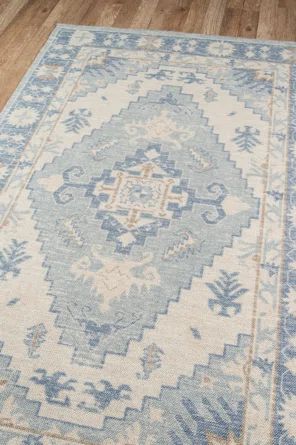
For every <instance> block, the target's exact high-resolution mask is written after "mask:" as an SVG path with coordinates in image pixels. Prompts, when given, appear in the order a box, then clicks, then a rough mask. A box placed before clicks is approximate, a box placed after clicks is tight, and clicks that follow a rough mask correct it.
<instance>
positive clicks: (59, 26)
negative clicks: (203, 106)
mask: <svg viewBox="0 0 296 445" xmlns="http://www.w3.org/2000/svg"><path fill="white" fill-rule="evenodd" d="M61 29H70V30H75V29H85V30H89V31H97V32H100V31H101V32H114V33H116V32H127V33H128V34H143V35H145V34H146V35H155V36H156V35H159V36H166V35H169V36H172V37H182V38H185V39H194V38H198V39H201V38H202V39H204V40H214V41H215V40H218V41H230V42H243V43H250V44H253V45H254V44H255V45H262V44H265V45H268V46H284V47H285V46H286V47H292V48H295V49H296V41H295V42H293V41H285V40H283V41H280V40H266V39H253V38H246V37H232V36H220V35H214V34H211V35H208V34H198V33H189V32H180V31H166V30H154V29H144V28H117V27H108V26H92V25H91V26H89V25H75V24H69V23H56V24H55V26H54V28H53V29H52V31H51V32H50V33H49V35H48V37H47V39H46V41H45V42H44V44H43V45H42V46H41V48H40V49H39V51H38V53H37V55H36V57H35V58H34V59H33V61H32V63H31V65H30V66H29V68H28V69H27V70H26V72H25V74H24V75H23V76H22V78H21V79H20V81H19V83H18V84H17V86H16V88H15V89H14V91H13V92H12V93H11V95H10V96H9V98H8V100H7V102H6V103H5V105H4V107H3V109H2V110H1V111H0V126H1V124H2V122H3V120H4V118H5V116H6V115H7V114H8V112H9V111H10V109H11V107H12V105H13V104H14V102H15V101H16V99H17V96H18V95H19V94H20V93H21V91H22V90H23V88H24V86H25V85H26V83H27V81H28V79H29V78H30V77H31V75H32V74H33V72H34V70H35V68H36V67H37V66H38V64H39V63H40V61H41V60H42V57H43V55H44V54H45V53H46V51H47V49H48V48H49V47H50V45H51V44H52V42H53V40H54V38H55V37H56V35H57V34H58V32H59V31H60V30H61Z"/></svg>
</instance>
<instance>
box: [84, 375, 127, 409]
mask: <svg viewBox="0 0 296 445" xmlns="http://www.w3.org/2000/svg"><path fill="white" fill-rule="evenodd" d="M99 386H100V387H103V389H98V388H97V387H96V386H95V385H94V384H93V383H92V382H86V383H85V387H86V389H85V393H86V394H90V395H91V396H92V397H93V399H94V403H93V404H92V405H88V404H87V403H85V402H80V403H79V404H78V407H79V408H81V409H85V410H86V411H89V412H98V411H102V410H104V409H106V408H107V407H108V406H109V405H110V403H111V402H112V400H122V399H124V400H129V399H130V393H131V388H130V386H129V385H125V384H123V385H119V386H118V388H114V387H113V386H112V384H111V383H110V382H109V381H108V380H101V381H100V385H99Z"/></svg>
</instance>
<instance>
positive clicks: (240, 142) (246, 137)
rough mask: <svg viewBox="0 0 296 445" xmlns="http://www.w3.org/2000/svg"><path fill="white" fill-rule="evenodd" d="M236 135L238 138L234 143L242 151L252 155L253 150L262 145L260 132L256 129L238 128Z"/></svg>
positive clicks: (248, 127)
mask: <svg viewBox="0 0 296 445" xmlns="http://www.w3.org/2000/svg"><path fill="white" fill-rule="evenodd" d="M235 133H236V134H237V136H235V137H234V138H233V141H234V142H235V143H236V145H237V146H238V147H239V148H240V150H241V151H247V152H248V153H252V150H253V148H254V147H255V146H256V145H257V144H259V143H260V140H259V139H258V137H257V136H259V135H260V131H259V130H257V129H256V128H252V127H250V126H248V125H246V126H245V127H244V128H236V130H235Z"/></svg>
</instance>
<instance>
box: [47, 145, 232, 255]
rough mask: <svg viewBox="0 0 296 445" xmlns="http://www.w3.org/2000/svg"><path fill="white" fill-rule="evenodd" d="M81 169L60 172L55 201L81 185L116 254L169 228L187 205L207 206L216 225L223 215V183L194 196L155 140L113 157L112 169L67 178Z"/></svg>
mask: <svg viewBox="0 0 296 445" xmlns="http://www.w3.org/2000/svg"><path fill="white" fill-rule="evenodd" d="M82 174H83V171H82V169H81V168H78V167H75V166H73V167H71V168H70V169H69V168H68V169H67V170H66V171H64V173H63V178H64V183H63V185H62V186H61V187H59V188H58V190H56V191H55V193H54V197H55V200H56V202H57V203H58V204H65V203H66V202H67V201H68V199H69V198H68V197H69V193H68V192H69V189H71V188H77V187H78V188H85V189H86V194H85V195H86V196H87V197H90V198H91V207H95V208H97V209H98V211H97V213H96V218H97V219H99V220H102V226H101V227H102V229H104V230H107V231H108V236H107V240H111V241H115V244H116V251H117V252H120V253H125V254H127V253H130V250H131V248H132V246H133V245H135V244H138V245H144V243H145V239H146V237H147V236H155V235H156V234H157V231H158V229H159V228H160V227H166V228H167V227H169V225H170V221H171V220H172V219H175V218H180V217H181V216H182V212H183V211H185V210H192V206H193V205H194V204H199V205H203V206H206V207H209V208H210V214H211V216H208V212H204V213H202V218H203V219H204V221H205V222H206V223H208V224H216V223H217V222H218V221H220V220H221V219H222V218H224V216H225V212H224V210H223V207H222V202H223V200H224V198H225V196H226V195H227V190H226V188H225V187H224V185H223V184H219V183H211V184H209V186H208V192H210V195H209V196H208V197H204V198H203V197H202V196H198V194H197V193H196V192H195V190H193V189H191V188H189V187H188V180H187V179H184V178H182V170H180V169H177V168H175V162H174V161H171V160H169V156H168V153H166V152H164V153H162V152H161V145H160V144H149V145H148V147H147V148H146V149H145V150H141V149H139V150H137V151H136V154H135V156H133V157H127V158H126V159H125V161H123V162H116V163H115V165H114V168H113V169H112V170H104V171H103V173H102V175H101V176H98V177H96V176H93V177H92V178H91V180H90V182H89V183H77V182H76V181H75V182H73V181H71V177H72V176H75V177H77V175H78V176H80V175H82Z"/></svg>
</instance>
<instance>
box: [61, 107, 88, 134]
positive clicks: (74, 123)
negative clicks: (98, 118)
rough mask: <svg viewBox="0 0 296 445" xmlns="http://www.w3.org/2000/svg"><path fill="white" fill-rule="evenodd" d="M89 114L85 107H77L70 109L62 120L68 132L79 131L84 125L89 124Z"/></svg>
mask: <svg viewBox="0 0 296 445" xmlns="http://www.w3.org/2000/svg"><path fill="white" fill-rule="evenodd" d="M90 116H91V112H90V111H88V110H86V109H85V108H79V109H78V110H72V111H70V113H69V116H68V117H67V118H66V119H65V120H64V121H63V124H65V126H66V128H67V132H68V133H71V132H73V133H79V130H81V129H82V128H83V127H85V126H89V120H88V118H89V117H90Z"/></svg>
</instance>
